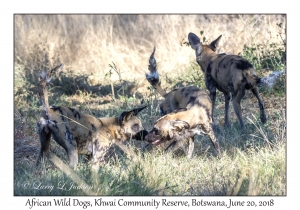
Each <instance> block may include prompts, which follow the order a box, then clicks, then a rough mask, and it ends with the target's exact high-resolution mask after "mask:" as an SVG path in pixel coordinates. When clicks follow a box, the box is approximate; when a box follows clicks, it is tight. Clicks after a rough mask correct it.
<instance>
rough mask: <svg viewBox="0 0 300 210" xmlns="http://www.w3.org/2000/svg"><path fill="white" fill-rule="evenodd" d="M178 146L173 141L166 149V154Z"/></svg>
mask: <svg viewBox="0 0 300 210" xmlns="http://www.w3.org/2000/svg"><path fill="white" fill-rule="evenodd" d="M175 145H176V141H173V142H172V143H171V144H170V145H169V146H168V147H167V148H166V149H165V152H168V151H169V150H170V149H172V148H173V147H174V146H175Z"/></svg>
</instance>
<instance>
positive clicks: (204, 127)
mask: <svg viewBox="0 0 300 210" xmlns="http://www.w3.org/2000/svg"><path fill="white" fill-rule="evenodd" d="M154 53H155V48H154V50H153V53H152V54H151V56H150V59H149V67H148V69H149V70H150V74H149V75H148V74H146V79H147V80H148V81H149V83H150V84H151V85H152V86H153V87H154V89H155V90H156V91H157V92H158V93H159V94H160V95H161V96H162V97H164V98H165V100H164V101H163V102H162V103H161V104H160V113H161V115H162V116H163V117H161V118H159V119H158V120H157V121H156V122H155V124H154V127H153V129H152V130H151V131H150V132H149V133H148V135H146V137H145V140H146V141H148V142H151V143H152V144H153V145H157V144H158V143H161V142H164V141H173V143H171V144H170V145H169V146H168V147H167V149H166V150H165V151H167V150H168V149H169V148H170V147H174V145H176V147H175V148H177V147H178V145H179V143H178V142H180V141H188V145H189V146H188V152H187V157H188V158H191V157H192V153H193V150H194V136H195V135H196V134H207V135H208V136H209V138H210V140H211V142H212V144H213V146H214V148H215V149H216V151H217V153H218V155H220V151H219V144H218V142H217V139H216V137H215V135H214V131H213V128H212V118H211V113H212V104H211V101H210V98H209V95H208V93H207V92H206V91H204V90H201V89H199V88H197V87H192V86H191V87H181V88H176V89H173V90H172V91H170V92H169V93H166V91H165V90H163V89H162V87H161V85H160V84H161V82H160V80H159V75H158V72H157V69H156V61H155V58H154ZM175 148H173V150H174V149H175Z"/></svg>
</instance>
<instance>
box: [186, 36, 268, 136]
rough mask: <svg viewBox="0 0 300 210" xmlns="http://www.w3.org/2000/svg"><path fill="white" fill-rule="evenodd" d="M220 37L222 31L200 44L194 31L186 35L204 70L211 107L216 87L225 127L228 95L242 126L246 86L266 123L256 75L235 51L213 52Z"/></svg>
mask: <svg viewBox="0 0 300 210" xmlns="http://www.w3.org/2000/svg"><path fill="white" fill-rule="evenodd" d="M221 37H222V35H221V36H219V37H218V38H217V39H216V40H214V41H213V42H212V43H210V44H209V45H204V44H202V43H201V42H200V39H199V37H198V36H197V35H195V34H193V33H189V35H188V39H189V43H190V45H191V47H192V48H193V49H194V50H195V52H196V61H197V63H198V64H199V65H200V67H201V69H202V71H203V72H204V75H205V84H206V87H207V89H208V90H209V92H210V98H211V100H212V104H213V110H214V107H215V100H216V89H218V90H219V91H221V92H222V93H223V94H224V97H225V127H227V126H229V101H230V98H231V97H232V101H233V108H234V111H235V114H236V116H237V118H238V120H239V122H240V125H241V128H242V129H243V130H244V129H245V124H244V121H243V118H242V112H241V105H240V102H241V99H242V98H243V97H244V95H245V90H249V89H250V90H251V91H252V93H253V94H254V96H255V97H256V98H257V100H258V105H259V109H260V119H261V122H262V123H266V121H267V118H266V114H265V110H264V104H263V101H262V99H261V97H260V95H259V93H258V89H257V85H258V84H259V83H260V78H258V76H257V75H256V72H255V69H254V68H253V66H252V64H251V63H250V62H249V61H247V60H246V59H244V58H242V57H240V56H237V55H227V54H217V53H216V52H215V51H216V48H217V47H218V44H219V41H220V39H221ZM230 95H231V96H230ZM212 113H213V111H212ZM212 117H213V115H212ZM213 121H214V119H213Z"/></svg>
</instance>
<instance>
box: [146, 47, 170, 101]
mask: <svg viewBox="0 0 300 210" xmlns="http://www.w3.org/2000/svg"><path fill="white" fill-rule="evenodd" d="M154 53H155V47H154V49H153V52H152V54H151V56H150V58H149V65H148V70H149V71H150V74H147V73H146V79H147V80H148V82H149V83H150V84H151V85H152V87H153V88H154V89H155V90H156V91H157V92H158V93H159V95H161V96H162V97H165V96H166V94H167V92H166V91H165V90H164V89H163V88H162V87H161V85H160V84H161V82H160V80H159V74H158V72H157V65H156V60H155V58H154Z"/></svg>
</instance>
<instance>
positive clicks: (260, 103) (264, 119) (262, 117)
mask: <svg viewBox="0 0 300 210" xmlns="http://www.w3.org/2000/svg"><path fill="white" fill-rule="evenodd" d="M251 91H252V93H253V94H254V95H255V97H256V98H257V100H258V106H259V109H260V120H261V122H262V123H263V124H265V123H266V122H267V117H266V113H265V108H264V103H263V101H262V99H261V97H260V95H259V93H258V90H257V87H254V88H252V89H251Z"/></svg>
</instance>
